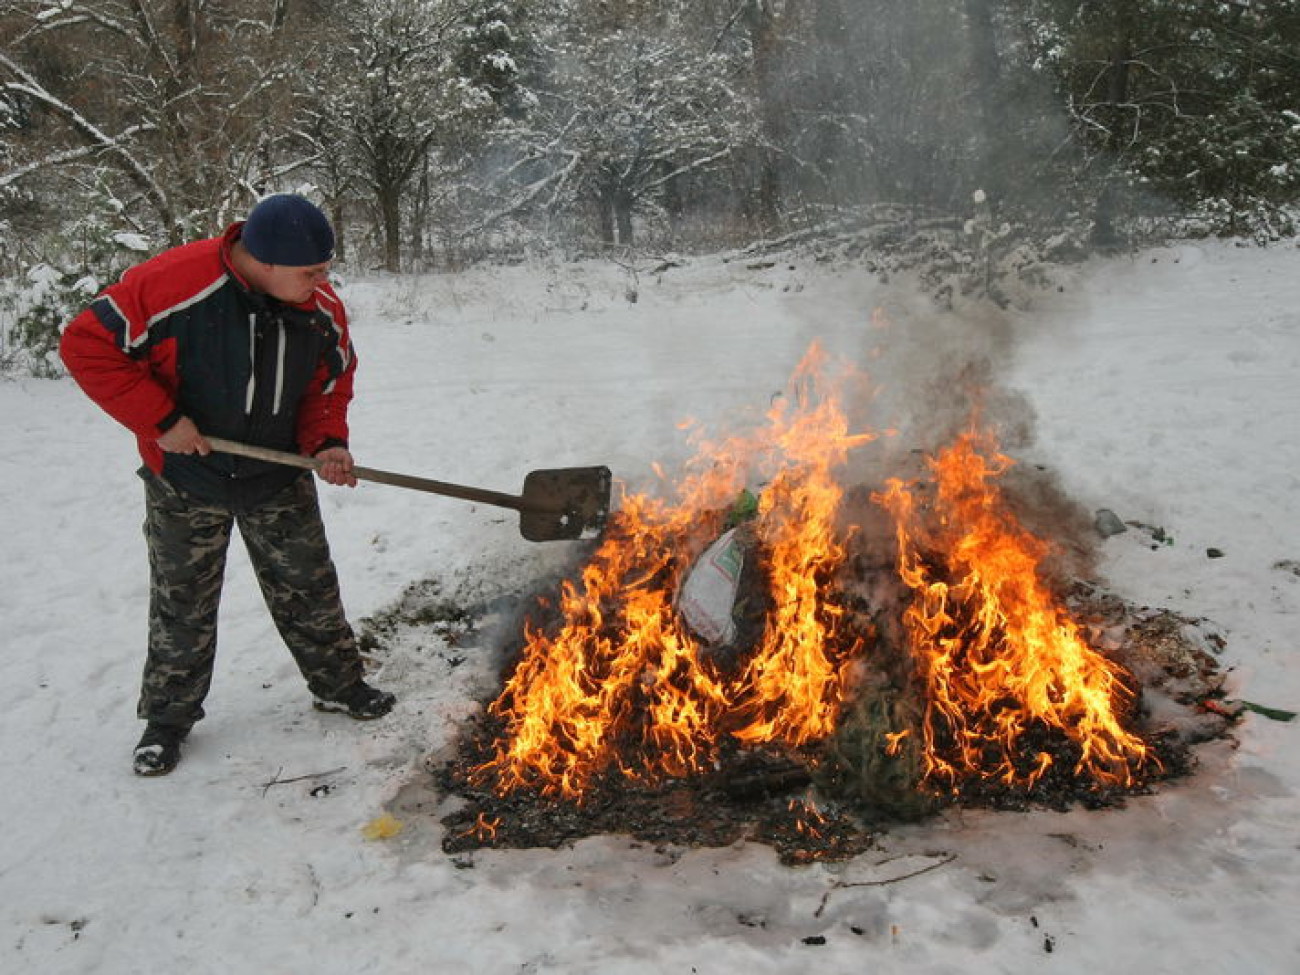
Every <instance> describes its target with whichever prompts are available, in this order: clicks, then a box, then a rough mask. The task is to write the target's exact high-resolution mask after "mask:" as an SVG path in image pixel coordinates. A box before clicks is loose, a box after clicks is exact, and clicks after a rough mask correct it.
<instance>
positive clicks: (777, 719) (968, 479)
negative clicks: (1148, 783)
mask: <svg viewBox="0 0 1300 975" xmlns="http://www.w3.org/2000/svg"><path fill="white" fill-rule="evenodd" d="M825 365H826V357H825V355H824V354H823V352H822V350H821V349H820V348H819V347H818V346H816V345H814V346H813V347H812V348H811V349H810V350H809V352H808V354H807V356H805V358H804V361H803V362H802V363H801V364H800V366H799V369H798V370H797V371H796V373H795V376H794V380H793V383H792V388H793V393H792V395H790V396H787V397H783V398H780V399H778V400H777V401H776V402H775V403H774V404H773V405H772V407H771V409H770V410H769V411H768V413H767V417H766V420H767V422H766V426H764V427H762V428H760V429H759V430H758V431H757V432H755V433H753V434H751V435H748V436H735V437H731V438H729V439H726V440H724V441H722V442H719V443H709V442H706V441H704V439H703V438H702V437H696V440H697V452H696V455H695V457H694V459H693V460H691V461H690V462H688V464H687V465H686V467H685V471H684V474H683V477H682V479H681V481H680V482H679V483H678V484H677V485H676V487H675V489H674V490H675V493H676V498H675V500H673V501H671V502H669V501H664V500H657V499H653V498H651V497H648V496H646V495H643V494H628V495H626V496H625V497H624V498H623V499H622V501H621V504H620V506H619V510H618V511H617V512H616V513H615V514H614V515H612V516H611V518H610V522H609V526H608V528H607V531H606V535H605V538H604V539H603V541H602V542H601V544H600V545H599V547H598V548H597V549H596V551H595V553H594V554H593V556H592V557H591V559H590V561H589V562H588V564H587V565H586V566H585V568H584V569H583V570H582V572H581V574H580V576H579V577H578V578H577V579H576V580H573V581H571V582H568V583H566V584H565V585H564V586H563V588H562V591H561V593H560V595H559V598H558V604H557V606H555V607H554V609H555V610H556V613H555V614H554V615H555V618H556V622H554V623H553V624H550V625H547V626H546V627H544V628H543V627H538V626H534V625H529V626H527V627H526V629H525V633H524V641H525V642H524V647H523V649H522V652H521V656H520V660H519V662H518V664H517V666H516V667H515V669H514V671H513V673H512V674H511V675H510V677H509V679H508V681H507V682H506V685H505V687H504V689H503V690H502V693H501V695H500V696H499V697H498V698H497V700H496V701H494V702H493V703H492V705H491V706H490V708H489V711H490V713H491V714H492V715H493V716H495V717H496V718H497V719H499V720H500V722H501V732H500V735H499V737H498V739H497V741H496V742H495V744H494V753H493V755H492V756H491V757H490V758H489V759H488V760H487V761H486V762H484V763H483V764H482V765H480V766H478V767H477V768H476V769H475V770H474V772H473V776H474V778H475V780H476V781H477V782H480V783H488V784H490V785H491V786H492V787H493V788H495V789H496V790H497V791H498V792H500V793H503V794H504V793H507V792H510V791H513V790H516V789H526V790H530V791H533V792H537V793H539V794H541V795H543V796H549V797H557V798H565V799H569V800H575V801H581V800H582V799H584V798H585V797H586V796H587V795H588V794H589V791H590V789H591V787H592V786H593V784H594V783H595V782H596V781H597V780H598V779H603V777H605V776H606V775H607V774H608V773H610V772H614V773H618V774H621V775H622V776H625V777H626V778H628V779H632V780H636V781H642V782H655V781H658V780H661V779H662V778H664V777H682V776H687V775H691V774H694V773H698V772H700V771H702V770H704V769H706V768H708V767H709V766H710V765H711V764H712V763H714V762H715V761H716V760H717V759H718V757H719V754H720V745H721V744H722V743H723V742H724V741H725V740H726V738H727V736H731V738H733V739H734V740H736V741H737V742H739V743H740V744H742V745H756V744H763V743H777V744H782V745H788V746H792V747H803V746H806V745H809V744H812V743H815V742H817V741H819V740H822V739H824V738H826V737H827V736H828V735H830V734H831V733H832V732H833V731H834V730H835V728H836V725H837V722H838V720H839V716H840V710H841V708H842V706H843V703H844V698H845V694H846V680H847V674H848V669H849V667H850V665H851V664H852V663H853V662H854V661H855V660H856V659H857V658H860V657H861V656H862V655H863V654H864V653H865V652H866V649H867V648H866V647H864V646H862V645H861V642H860V638H857V637H852V636H850V634H849V630H848V629H847V627H846V626H845V625H844V624H845V622H846V620H845V616H844V611H843V609H842V608H841V604H840V602H839V601H838V600H837V598H836V595H835V593H836V577H837V573H838V571H839V569H840V566H841V565H842V563H843V562H844V560H845V558H846V554H847V552H846V544H847V542H848V541H849V539H850V537H851V536H850V533H849V531H847V530H845V529H844V527H843V526H842V525H841V524H840V523H839V522H840V516H839V513H840V507H841V502H842V500H843V491H842V488H841V487H840V486H839V484H838V482H837V480H836V476H835V475H836V473H837V471H839V470H840V469H841V468H842V467H843V466H844V464H845V463H846V461H847V459H848V458H849V455H850V453H851V452H852V451H853V450H855V449H857V448H859V447H861V446H862V445H864V444H866V443H869V442H870V441H872V440H873V439H875V434H870V433H852V432H851V431H850V427H849V423H848V420H847V419H846V415H845V412H844V410H843V408H842V407H841V405H840V403H839V395H838V394H839V391H840V390H841V389H842V388H843V386H844V383H846V382H848V381H857V380H858V378H859V377H857V376H855V375H853V374H851V373H846V374H845V375H844V376H842V377H840V380H839V381H838V382H828V381H826V380H823V378H822V372H823V371H824V369H825ZM1010 463H1011V461H1010V460H1009V459H1008V458H1006V457H1004V456H1002V455H1001V454H1000V453H998V451H997V448H996V444H994V443H993V442H992V440H991V437H989V436H987V435H981V434H978V433H974V432H972V433H968V434H965V435H963V436H962V437H960V438H958V440H957V441H956V442H955V443H954V444H953V445H952V446H950V447H949V448H948V449H946V450H945V451H943V452H941V453H940V454H939V455H938V456H937V457H935V458H933V459H932V460H931V469H932V472H933V476H934V478H935V482H936V490H935V492H934V494H935V497H934V498H933V501H932V503H930V502H927V503H926V504H923V503H921V502H920V501H918V498H917V494H916V487H915V485H906V484H904V483H903V482H901V481H891V482H889V484H888V489H887V490H886V491H885V492H884V493H883V494H880V495H877V496H876V500H877V501H878V502H879V503H881V504H882V505H883V507H884V508H885V510H886V511H887V512H888V513H889V514H890V515H891V516H892V518H893V520H894V525H895V536H896V541H897V547H898V555H897V568H898V573H899V577H900V580H901V581H902V583H903V584H904V585H905V586H906V587H907V588H908V590H909V592H910V594H911V598H910V604H909V605H908V607H907V608H906V609H905V611H904V614H903V619H902V626H903V630H904V631H905V633H906V637H907V643H908V645H907V647H906V648H905V650H906V652H907V653H908V654H909V655H910V657H911V659H912V661H913V665H914V667H915V670H916V673H917V676H918V680H919V683H920V684H922V685H923V704H924V715H923V721H922V726H921V727H919V728H917V729H916V731H917V734H918V737H919V739H920V742H921V746H922V749H921V750H922V752H923V754H924V769H925V772H924V778H923V781H922V786H923V787H925V788H928V789H931V790H938V791H942V790H944V789H948V790H951V791H953V792H954V793H955V792H957V791H958V789H959V787H960V784H961V783H962V782H964V781H967V780H969V779H971V778H972V777H974V778H986V779H994V780H997V781H1000V782H1002V783H1004V784H1006V785H1008V786H1011V787H1017V788H1025V787H1030V786H1032V785H1033V784H1034V783H1035V782H1037V781H1039V780H1040V779H1041V778H1042V776H1044V775H1046V774H1047V773H1048V771H1049V770H1050V769H1051V768H1052V767H1053V758H1052V756H1051V755H1050V754H1048V753H1047V752H1046V751H1044V750H1043V749H1042V748H1041V747H1037V745H1036V744H1035V742H1036V741H1037V740H1038V738H1041V732H1042V730H1043V729H1047V730H1048V731H1049V733H1051V734H1055V735H1057V736H1058V738H1059V736H1060V735H1064V740H1065V741H1066V742H1068V743H1069V746H1070V748H1071V749H1072V752H1071V760H1072V761H1073V762H1074V767H1073V774H1075V775H1076V776H1080V777H1089V778H1091V780H1092V781H1094V782H1097V783H1105V784H1119V785H1125V786H1128V785H1132V784H1133V783H1134V781H1135V777H1136V775H1137V773H1138V772H1139V771H1140V770H1141V769H1142V768H1143V766H1144V765H1146V764H1148V763H1154V764H1158V762H1156V760H1155V759H1154V757H1153V756H1150V755H1149V754H1148V751H1147V748H1146V745H1145V744H1144V743H1143V742H1142V740H1141V739H1140V738H1138V737H1137V736H1135V735H1134V734H1131V733H1130V732H1129V731H1127V730H1126V729H1125V728H1124V726H1123V724H1122V722H1121V717H1120V711H1121V709H1122V706H1123V705H1124V704H1125V703H1126V699H1129V698H1131V695H1132V691H1131V690H1130V689H1129V688H1128V687H1127V686H1126V684H1125V683H1124V678H1125V673H1124V672H1123V671H1122V669H1121V668H1119V667H1118V666H1117V665H1115V664H1113V663H1111V662H1110V661H1108V660H1107V659H1106V658H1105V657H1103V656H1102V655H1101V654H1099V653H1097V652H1096V651H1094V650H1092V649H1091V648H1090V647H1089V646H1088V645H1087V643H1086V642H1085V641H1084V639H1083V638H1082V636H1081V635H1080V633H1079V631H1078V628H1077V627H1076V626H1075V624H1074V623H1073V622H1072V621H1071V620H1070V619H1069V617H1068V615H1067V614H1066V613H1065V611H1064V610H1063V608H1062V607H1061V606H1060V605H1059V604H1058V602H1057V601H1056V600H1054V598H1053V596H1052V594H1051V592H1050V590H1049V587H1048V586H1047V585H1046V584H1045V583H1044V582H1043V581H1042V580H1041V578H1040V572H1039V566H1040V564H1041V562H1042V560H1043V558H1044V556H1045V555H1046V554H1047V553H1048V551H1049V549H1048V546H1047V545H1046V543H1044V542H1043V541H1041V540H1039V539H1038V538H1036V537H1034V536H1033V535H1032V534H1030V533H1029V532H1027V531H1026V530H1025V529H1024V528H1023V527H1021V526H1020V524H1019V523H1018V522H1017V521H1016V519H1015V518H1014V516H1013V514H1012V513H1011V511H1010V509H1009V507H1008V506H1007V505H1006V504H1005V503H1004V501H1003V499H1002V498H1001V495H1000V494H999V492H998V490H997V489H996V486H995V479H996V477H997V476H998V475H999V474H1001V473H1002V472H1003V471H1005V469H1006V468H1007V467H1008V466H1009V465H1010ZM656 470H658V469H657V468H656ZM661 476H662V475H661ZM751 483H762V484H763V485H764V487H763V489H762V491H761V494H760V500H759V504H758V510H757V514H756V516H755V518H754V521H753V529H752V530H753V536H754V539H755V548H756V550H757V551H758V552H759V553H761V556H762V561H761V568H760V571H759V572H758V573H757V578H758V579H759V582H758V583H757V584H756V585H758V586H761V587H762V592H761V594H759V595H760V596H761V599H762V601H763V603H764V607H765V611H764V613H763V617H762V633H761V636H760V637H759V638H758V639H757V640H756V641H754V645H753V647H752V648H750V647H746V648H745V649H746V650H747V651H750V650H752V653H750V655H749V657H748V661H747V662H746V663H745V664H744V665H743V666H741V667H739V668H738V672H729V671H727V670H725V669H724V668H723V666H722V665H721V664H719V663H718V662H717V660H716V658H715V657H714V656H713V655H712V654H711V653H710V652H709V650H710V648H708V647H706V646H705V645H704V644H702V643H701V641H700V640H699V639H698V638H697V637H696V636H695V635H694V634H693V633H692V632H691V631H690V630H689V629H688V628H687V627H686V625H685V623H684V622H683V621H682V618H681V616H680V615H679V614H678V612H677V611H676V607H675V605H674V599H675V595H676V594H677V593H678V591H679V589H680V588H681V586H682V584H683V582H684V581H685V578H686V577H687V575H688V572H689V570H690V568H691V566H692V565H693V564H694V561H695V560H696V559H697V558H698V556H699V555H700V554H701V552H703V550H704V549H705V548H706V547H707V546H708V545H709V544H710V543H711V542H712V541H713V540H714V539H715V538H716V536H717V535H718V533H719V531H720V529H721V528H722V527H723V526H724V522H725V519H726V516H727V508H728V506H729V505H730V504H731V503H732V502H733V500H734V499H735V498H736V497H737V496H738V495H739V494H740V493H741V492H742V490H744V489H745V488H746V486H747V485H748V484H751ZM910 733H911V732H910V731H909V730H907V729H902V730H895V731H894V732H892V733H889V734H888V736H887V742H888V748H889V750H890V752H891V753H893V754H897V753H899V752H900V751H901V749H902V747H903V741H904V739H905V738H906V737H907V736H908V735H909V734H910ZM1036 736H1037V737H1036Z"/></svg>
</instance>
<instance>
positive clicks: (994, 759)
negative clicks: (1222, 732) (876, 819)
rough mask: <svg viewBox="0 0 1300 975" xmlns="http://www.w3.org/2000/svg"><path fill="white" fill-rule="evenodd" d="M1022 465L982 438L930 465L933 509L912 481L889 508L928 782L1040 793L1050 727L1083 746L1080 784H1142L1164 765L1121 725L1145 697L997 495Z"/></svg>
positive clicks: (900, 486) (1077, 769)
mask: <svg viewBox="0 0 1300 975" xmlns="http://www.w3.org/2000/svg"><path fill="white" fill-rule="evenodd" d="M1011 463H1012V461H1011V460H1010V458H1008V457H1006V456H1004V455H1002V454H1001V453H999V452H998V449H997V445H996V443H995V442H994V441H993V438H992V436H991V434H989V433H988V432H980V431H970V432H967V433H965V434H963V435H961V436H960V437H958V438H957V440H956V442H955V443H953V444H952V445H951V446H950V447H948V448H947V449H945V450H943V451H942V452H940V453H939V454H938V456H936V457H934V458H932V459H931V461H930V468H931V470H932V472H933V476H934V481H935V488H936V491H935V497H934V500H933V510H931V511H924V510H923V509H924V507H925V506H924V505H923V504H922V502H920V501H919V500H918V495H917V492H916V489H915V487H914V486H909V485H906V484H904V483H903V482H901V481H898V480H894V481H891V482H890V483H889V486H888V488H887V490H886V491H885V492H884V493H883V494H882V495H881V496H879V498H878V500H879V501H880V502H881V503H882V504H883V505H884V506H885V508H886V509H887V510H888V511H889V512H890V513H891V514H892V515H893V517H894V520H895V524H896V531H897V541H898V572H899V576H900V577H901V578H902V580H903V582H904V583H905V584H906V585H907V586H908V587H909V589H910V590H911V592H912V594H913V598H912V600H911V603H910V606H909V607H908V608H907V609H906V611H905V612H904V618H903V624H904V629H905V631H906V633H907V637H908V642H909V648H908V649H909V651H910V653H911V655H912V658H913V661H914V663H915V666H916V668H917V671H918V674H919V677H920V679H921V681H922V683H923V685H924V694H923V698H924V700H925V702H926V711H925V718H924V727H923V733H924V739H925V748H924V759H925V769H926V772H925V782H926V784H928V785H929V786H931V787H932V788H935V789H940V788H945V787H947V788H954V787H956V786H957V785H959V784H960V782H961V781H963V780H964V779H965V778H967V777H971V776H975V777H982V778H997V779H999V780H1001V781H1002V782H1003V783H1005V784H1006V785H1009V786H1031V785H1033V784H1034V783H1035V782H1036V781H1037V780H1038V779H1039V778H1040V777H1041V776H1042V775H1043V774H1045V773H1046V772H1047V770H1048V769H1049V768H1051V766H1052V764H1053V760H1052V758H1051V756H1050V755H1049V754H1047V753H1046V752H1045V751H1042V750H1041V749H1038V748H1035V747H1034V746H1033V745H1032V744H1030V742H1031V741H1032V740H1033V735H1034V732H1036V731H1041V730H1042V729H1044V728H1049V729H1054V730H1056V731H1057V732H1060V733H1063V734H1064V735H1065V736H1066V737H1067V738H1068V740H1069V741H1070V742H1072V743H1073V745H1074V746H1075V748H1076V749H1077V758H1076V759H1075V761H1074V766H1073V769H1072V773H1073V774H1074V775H1075V776H1081V777H1088V778H1090V779H1093V780H1095V781H1097V782H1099V783H1103V784H1112V785H1121V786H1130V785H1132V784H1133V783H1134V781H1135V776H1136V774H1137V772H1138V771H1139V770H1140V769H1142V767H1143V766H1144V765H1146V764H1147V763H1148V761H1151V760H1153V759H1152V758H1151V756H1150V755H1149V752H1148V749H1147V746H1146V744H1145V743H1144V742H1143V741H1142V739H1140V738H1139V737H1137V736H1136V735H1134V734H1132V733H1131V732H1129V731H1128V730H1126V728H1125V727H1124V725H1123V723H1122V721H1121V714H1120V713H1119V712H1120V710H1121V709H1122V707H1123V706H1124V705H1126V704H1128V703H1130V702H1131V699H1132V697H1133V691H1132V689H1131V688H1130V687H1129V686H1128V685H1127V684H1126V683H1125V680H1124V679H1123V678H1124V672H1123V671H1122V669H1121V668H1120V667H1119V666H1118V665H1117V664H1115V663H1113V662H1111V661H1110V660H1108V659H1107V658H1106V657H1104V656H1103V655H1101V654H1100V653H1098V652H1097V651H1095V650H1093V649H1092V648H1091V647H1089V646H1088V644H1087V642H1086V641H1085V640H1084V639H1083V636H1082V635H1081V633H1080V631H1079V628H1078V626H1077V625H1076V624H1075V623H1074V622H1073V621H1072V620H1071V619H1070V618H1069V617H1068V615H1067V614H1066V612H1065V610H1064V609H1063V608H1062V606H1061V604H1060V602H1059V601H1058V600H1056V599H1055V598H1054V596H1053V595H1052V593H1051V592H1050V591H1049V588H1048V587H1047V585H1046V584H1045V583H1044V581H1043V580H1042V578H1041V573H1040V565H1041V563H1042V561H1043V559H1044V557H1045V556H1046V555H1047V554H1048V546H1047V545H1046V543H1045V542H1043V541H1042V540H1040V539H1038V538H1036V537H1035V536H1033V535H1032V534H1030V533H1029V532H1028V531H1027V530H1025V529H1024V528H1023V527H1022V526H1021V525H1020V524H1019V522H1018V521H1017V520H1016V518H1015V517H1014V515H1013V513H1012V512H1011V510H1010V509H1009V507H1008V506H1007V504H1006V503H1005V502H1004V500H1003V498H1002V496H1001V494H1000V492H999V491H998V490H997V488H996V480H995V479H996V478H997V477H999V476H1000V475H1001V474H1002V473H1004V472H1005V471H1006V470H1007V469H1008V467H1009V466H1010V465H1011Z"/></svg>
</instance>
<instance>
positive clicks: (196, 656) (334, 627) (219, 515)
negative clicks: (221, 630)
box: [138, 471, 362, 727]
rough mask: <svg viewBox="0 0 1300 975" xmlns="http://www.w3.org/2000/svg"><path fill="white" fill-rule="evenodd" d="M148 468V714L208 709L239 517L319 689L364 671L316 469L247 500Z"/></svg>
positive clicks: (331, 689)
mask: <svg viewBox="0 0 1300 975" xmlns="http://www.w3.org/2000/svg"><path fill="white" fill-rule="evenodd" d="M144 476H145V522H144V534H145V539H146V541H147V542H148V547H149V569H150V590H149V653H148V658H147V659H146V661H145V668H144V680H143V682H142V688H141V693H140V704H139V708H138V713H139V716H140V717H141V718H144V719H145V720H148V721H157V722H161V723H163V724H174V725H182V726H186V727H188V726H189V725H191V724H193V723H194V722H195V721H198V720H199V719H200V718H202V717H203V699H204V698H205V697H206V696H207V693H208V688H209V686H210V685H211V683H212V668H213V663H214V661H215V658H216V651H217V609H218V606H219V604H220V602H221V586H222V580H223V578H224V576H225V568H226V551H227V549H228V548H229V543H230V534H231V528H232V526H233V525H235V524H238V526H239V534H240V536H241V537H242V538H243V540H244V546H245V547H246V548H247V550H248V556H249V560H250V561H251V562H252V565H253V569H254V571H255V572H256V574H257V581H258V584H259V585H260V586H261V589H262V596H263V598H264V599H265V600H266V605H267V608H268V609H270V611H271V618H272V620H274V622H275V626H276V629H278V630H279V632H280V636H281V637H282V638H283V639H284V642H285V644H286V645H287V646H288V648H289V651H290V652H291V653H292V654H293V658H294V660H295V661H296V662H297V664H298V669H299V670H300V671H302V675H303V676H304V677H305V678H306V679H307V686H308V687H309V688H310V689H311V691H312V692H313V693H314V694H317V695H319V696H321V697H325V698H330V697H334V696H335V695H336V694H337V693H338V692H339V691H340V690H342V689H343V688H345V687H347V686H348V685H350V684H352V683H355V682H356V681H357V680H360V679H361V676H362V666H361V656H360V654H359V653H358V651H357V643H356V638H355V635H354V634H353V632H352V627H351V626H350V625H349V624H348V621H347V618H346V616H345V615H344V612H343V603H342V600H341V599H340V597H339V584H338V574H337V573H336V571H335V569H334V563H333V561H332V560H331V558H330V552H329V545H328V543H327V542H326V539H325V526H324V524H323V523H322V521H321V516H320V506H319V503H318V502H317V498H316V485H315V482H314V481H313V476H312V475H311V474H310V473H304V474H303V475H302V476H301V477H299V478H298V479H297V480H295V481H294V482H293V484H291V485H289V487H287V488H285V489H284V490H283V491H281V492H279V493H278V494H276V495H275V496H274V497H272V498H271V499H270V500H268V501H266V502H264V503H263V504H260V505H258V506H256V507H254V508H251V509H249V510H232V509H231V508H229V507H227V506H225V505H220V504H210V503H207V502H202V501H197V500H194V499H193V498H190V497H189V496H186V495H182V494H180V493H179V492H177V491H176V490H175V489H174V488H173V487H171V485H169V484H168V483H167V482H166V481H164V480H163V479H162V478H159V477H156V476H154V475H153V474H151V473H149V472H148V471H145V472H144Z"/></svg>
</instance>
